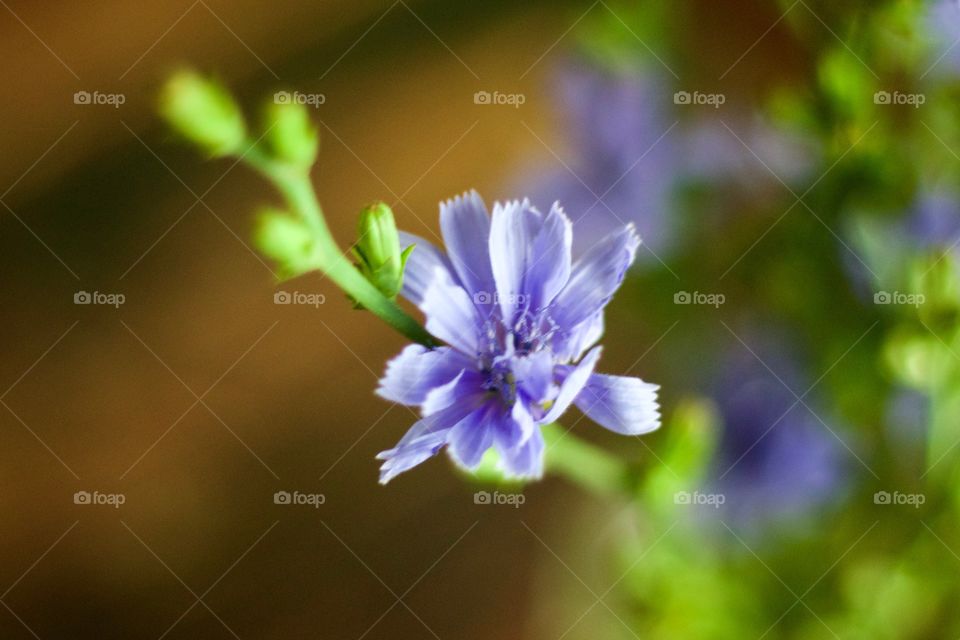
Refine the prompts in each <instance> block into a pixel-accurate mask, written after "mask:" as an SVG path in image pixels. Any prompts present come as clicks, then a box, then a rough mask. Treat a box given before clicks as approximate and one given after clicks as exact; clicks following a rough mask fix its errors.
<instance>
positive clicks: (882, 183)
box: [0, 0, 960, 640]
mask: <svg viewBox="0 0 960 640" xmlns="http://www.w3.org/2000/svg"><path fill="white" fill-rule="evenodd" d="M0 5H2V7H0V34H2V38H0V53H2V56H3V60H4V64H3V65H2V68H0V79H2V86H3V87H4V92H5V96H6V99H5V100H4V101H2V103H0V122H2V123H3V124H2V125H0V146H2V148H3V149H4V153H3V154H2V156H0V190H2V192H0V203H2V205H3V207H2V209H0V243H2V249H0V261H2V274H3V275H2V282H3V286H2V287H0V309H2V314H3V325H2V328H3V339H2V344H3V346H4V349H3V357H2V358H0V401H2V405H3V406H2V407H0V434H2V446H0V476H2V480H3V487H4V490H3V491H2V493H0V500H2V509H3V515H4V518H3V527H2V531H3V534H2V535H3V538H2V539H3V545H2V547H0V604H2V605H3V608H0V637H2V638H40V639H42V640H47V639H54V638H124V639H128V638H244V639H246V638H357V639H359V638H371V639H372V638H431V637H435V638H442V639H444V640H445V639H447V638H463V639H468V638H536V639H541V638H542V639H547V640H551V639H554V640H556V639H560V638H632V637H643V638H647V637H650V638H654V637H661V636H662V637H680V638H683V637H689V638H700V637H703V638H726V637H731V638H734V637H736V638H751V637H755V638H760V637H770V638H779V637H783V638H829V637H843V638H848V637H849V638H861V637H862V638H888V637H889V638H948V637H957V635H960V619H958V618H957V616H956V612H955V610H952V609H951V606H950V602H951V601H953V600H955V598H956V596H957V595H958V591H960V589H958V586H960V585H958V584H957V581H956V576H957V575H958V573H957V572H958V569H960V557H958V555H957V554H958V552H960V539H958V536H957V534H956V531H957V526H956V525H957V514H956V509H957V506H956V504H957V503H958V501H957V499H956V495H957V494H956V477H957V476H956V474H955V472H954V469H955V467H956V463H955V460H954V454H956V453H957V449H955V448H954V445H955V444H956V441H957V440H960V428H957V424H960V411H958V404H960V399H958V397H960V388H958V384H957V382H958V380H960V373H958V372H960V368H958V366H957V362H958V361H960V357H958V356H957V355H956V352H957V351H958V350H960V347H958V346H957V344H956V337H957V322H956V309H957V307H958V306H960V302H958V301H960V295H958V294H957V292H958V291H960V287H958V286H957V285H956V271H955V269H954V263H953V260H954V258H953V256H952V251H951V250H952V245H953V243H954V241H955V240H956V236H955V233H956V231H957V230H960V225H957V224H956V223H957V208H956V202H957V201H956V198H955V186H954V185H956V184H957V181H956V177H957V176H958V175H960V174H958V167H960V156H958V155H957V150H960V144H958V142H960V129H958V126H957V123H958V122H960V119H958V118H956V117H955V116H956V115H957V113H956V112H957V109H956V108H955V107H954V104H955V100H954V98H955V97H957V96H958V95H960V93H958V90H957V85H956V77H957V74H958V71H960V65H958V64H957V62H956V61H955V60H954V59H953V57H954V54H955V53H956V52H957V51H958V50H960V47H957V48H954V47H953V45H955V44H956V42H955V39H956V38H957V37H960V8H957V7H956V6H955V4H954V3H953V2H926V3H925V2H903V1H892V0H891V1H885V2H856V1H852V0H851V1H845V2H826V1H824V2H816V1H814V0H809V1H806V0H797V1H796V2H789V1H784V2H775V1H773V0H749V1H737V2H734V1H722V2H717V1H706V0H678V1H663V2H659V1H649V2H639V3H620V2H613V1H608V0H597V1H596V2H589V1H588V2H573V1H562V2H545V1H536V0H534V1H532V2H524V3H516V2H506V1H501V0H493V1H490V2H483V3H468V2H462V3H459V2H456V3H455V2H439V1H437V2H433V1H427V0H398V1H397V2H392V3H391V2H389V1H388V2H361V1H356V2H342V1H335V0H325V1H323V2H302V1H291V0H275V1H274V2H270V3H260V2H253V1H249V0H237V1H234V2H224V1H221V0H196V1H193V2H191V1H190V0H185V1H176V2H174V1H169V2H168V1H163V2H153V3H147V4H135V3H123V2H112V1H109V0H98V1H97V2H91V3H76V2H61V1H50V2H44V3H33V2H25V1H20V0H3V1H2V2H0ZM954 12H955V13H956V15H955V14H954ZM184 65H187V66H190V67H193V68H196V69H198V70H201V71H203V72H205V73H212V74H213V75H215V76H216V77H217V78H219V79H220V80H222V81H223V82H224V83H225V84H227V85H228V86H229V87H230V88H231V89H232V90H233V91H234V92H235V94H236V95H237V97H238V100H239V101H240V102H241V103H242V104H243V105H244V106H245V107H246V108H247V109H248V112H249V113H250V114H251V121H252V122H255V121H256V113H257V111H258V109H259V107H260V106H261V105H262V104H264V103H265V102H266V101H269V100H270V99H271V97H272V95H273V94H274V92H276V91H281V90H287V91H299V92H301V93H304V94H311V95H322V96H323V104H321V105H319V106H317V108H316V109H315V110H314V111H313V114H312V115H313V117H314V119H315V120H316V122H318V126H319V130H320V133H321V138H322V150H321V156H320V160H319V163H318V166H317V168H316V170H315V171H314V174H313V175H314V183H315V185H316V188H317V191H318V193H319V195H320V198H321V199H322V201H323V204H324V208H325V211H326V213H327V216H328V218H329V220H330V224H331V226H332V227H333V230H334V234H335V235H336V236H337V237H338V238H339V239H340V240H341V242H342V244H343V246H345V247H346V246H347V245H348V244H349V242H350V241H351V238H352V237H353V236H354V233H355V229H354V227H355V224H356V216H357V213H358V211H359V210H360V208H361V207H362V206H363V205H365V204H367V203H369V202H371V201H374V200H384V201H386V202H387V203H389V204H391V205H392V206H393V208H394V211H395V212H396V215H397V219H398V221H399V225H400V226H401V227H402V228H404V229H406V230H409V231H412V232H415V233H418V234H421V235H424V236H426V237H433V236H435V234H436V233H437V231H438V229H437V203H438V202H439V201H440V200H441V199H446V198H448V197H451V196H453V195H455V194H457V193H460V192H463V191H465V190H467V189H470V188H476V189H478V190H479V191H480V193H481V194H483V195H484V197H485V198H486V199H487V202H488V204H492V202H493V201H494V200H498V199H499V200H504V199H508V198H515V197H522V196H525V195H528V196H530V197H532V198H533V199H534V201H535V202H536V203H537V204H538V205H540V206H543V207H547V206H549V204H550V203H551V202H552V201H553V200H554V199H560V200H561V201H562V202H563V203H564V204H565V206H566V208H567V211H568V212H569V213H570V215H571V217H572V218H574V219H575V220H576V225H577V234H578V238H582V239H581V240H579V241H578V242H579V243H585V242H589V239H590V238H593V237H596V236H598V235H600V234H602V233H603V232H604V231H606V230H609V229H610V228H612V227H613V226H615V225H617V224H622V223H624V222H626V221H632V222H634V223H635V224H636V225H637V226H638V227H639V229H640V231H641V233H642V235H643V236H644V240H645V247H646V248H645V249H641V252H640V257H639V259H638V263H639V264H638V266H637V267H636V269H635V270H634V272H633V274H632V275H631V277H630V278H628V280H627V282H626V283H625V285H624V290H623V292H622V294H621V295H620V296H618V298H617V299H616V300H615V301H614V303H613V304H612V305H611V307H610V310H609V312H608V317H607V335H606V337H605V344H606V348H605V353H604V360H603V369H604V371H606V372H610V373H630V374H632V375H639V376H641V377H643V378H644V379H646V380H649V381H652V382H657V383H660V384H662V386H663V388H662V404H663V409H664V427H663V429H661V432H660V433H657V434H653V435H651V436H649V437H644V438H642V439H626V438H620V437H616V436H613V435H612V434H607V433H604V432H601V431H602V430H600V429H598V428H595V427H593V426H591V425H590V424H589V421H583V422H579V421H577V424H576V425H574V428H573V433H575V434H576V435H577V436H579V437H581V438H582V439H584V440H587V441H590V442H592V443H593V444H595V445H596V446H598V447H600V448H602V449H605V450H607V451H609V452H612V453H613V454H614V455H616V456H618V457H620V458H623V459H624V460H627V461H628V463H629V464H630V466H631V470H632V471H631V473H632V476H631V477H632V483H633V484H632V485H631V486H632V489H631V491H629V492H627V493H626V494H624V495H613V496H611V495H598V494H596V493H593V492H591V491H589V490H586V489H584V488H583V487H582V486H580V485H578V483H576V482H571V481H569V480H566V479H564V478H559V477H554V476H548V477H547V478H546V479H545V480H544V481H543V482H540V483H536V484H533V485H530V486H527V487H525V488H524V489H523V495H524V502H523V504H522V506H520V507H519V508H514V507H512V506H509V505H484V504H476V503H475V500H474V495H475V494H474V492H475V491H477V490H478V485H477V484H476V483H475V482H473V481H471V480H469V479H467V478H464V477H462V476H461V475H458V474H457V473H456V472H454V471H453V470H452V467H451V465H450V464H448V463H447V461H446V460H443V459H437V460H433V461H431V462H429V463H428V464H425V465H423V466H422V467H420V468H418V469H416V470H415V471H413V472H410V473H408V474H406V475H405V476H403V477H401V478H399V479H398V480H397V481H395V482H393V483H391V484H390V485H389V486H387V487H381V486H379V485H378V484H377V463H376V461H375V460H374V455H375V454H376V453H377V452H378V451H381V450H383V449H386V448H389V447H390V446H392V445H393V443H394V442H395V441H396V440H397V439H398V438H399V437H400V435H401V434H402V433H403V432H404V431H405V430H406V428H407V427H408V426H409V425H410V424H412V422H413V421H414V420H415V416H414V415H412V413H411V412H410V411H409V410H407V409H406V408H404V407H399V406H391V405H389V404H388V403H386V402H384V401H382V400H380V399H379V398H376V397H375V396H374V395H373V393H372V392H373V389H374V388H375V385H376V380H377V378H378V377H379V375H380V373H381V372H382V370H383V367H384V363H385V362H386V361H387V360H388V359H389V358H390V357H391V356H392V355H394V354H395V353H396V352H398V351H399V350H400V348H401V347H402V345H403V339H402V338H401V337H399V336H397V335H394V334H393V333H391V332H390V331H388V330H387V329H385V328H384V326H382V325H381V324H380V323H379V322H378V321H377V320H376V319H375V318H373V317H371V316H370V315H367V314H364V313H362V312H358V311H354V310H352V309H351V306H350V304H349V303H348V302H347V301H346V300H345V299H344V298H343V296H342V294H341V293H339V292H338V291H337V290H336V289H335V288H334V287H333V286H332V285H331V284H330V283H329V282H327V281H324V280H323V278H322V277H321V276H319V275H317V274H310V275H306V276H303V277H301V278H298V279H297V280H295V281H292V282H287V283H284V284H281V285H278V284H277V282H276V277H275V274H274V268H275V267H274V265H272V264H270V263H269V261H267V260H266V259H265V258H263V257H261V256H260V255H259V254H258V253H257V251H256V249H255V248H254V247H253V243H252V241H251V228H252V221H253V212H254V210H255V209H256V208H257V207H258V206H260V205H263V204H267V203H271V202H275V201H276V196H275V195H274V194H273V193H272V191H271V189H270V187H269V185H267V184H265V183H264V182H263V181H262V180H261V179H259V178H258V177H256V176H253V175H252V174H251V173H250V172H249V170H248V169H247V168H246V167H244V166H241V165H237V164H236V163H234V162H233V161H232V160H228V161H217V162H209V161H206V160H205V159H204V158H203V157H201V156H199V155H198V154H197V153H195V151H194V150H192V149H191V148H189V146H187V145H184V144H182V143H181V142H180V141H179V140H178V139H177V138H176V136H174V135H173V134H171V133H170V132H169V130H168V129H167V128H166V127H165V126H164V124H163V123H162V122H161V120H160V119H159V118H158V117H157V115H156V109H155V107H156V96H157V92H158V90H159V87H160V86H161V85H162V83H163V81H164V79H165V78H166V77H168V76H169V74H170V73H172V72H173V71H175V70H176V69H179V68H181V67H182V66H184ZM78 92H81V93H80V95H81V96H82V95H84V94H83V93H82V92H87V94H89V95H90V96H92V98H91V101H90V102H91V103H86V104H85V103H84V99H83V98H82V97H81V98H77V95H78ZM478 92H481V94H480V95H481V96H482V95H484V94H483V92H486V94H487V95H490V96H491V102H494V103H493V104H485V103H484V99H483V98H482V97H481V98H479V99H478V98H477V94H478ZM877 92H881V94H879V97H878V94H877ZM883 92H885V93H886V96H887V97H886V98H884V97H883ZM98 95H99V96H101V98H100V99H102V100H104V101H106V103H101V104H97V103H96V102H97V101H98V98H97V97H96V96H98ZM497 95H500V96H508V97H510V96H512V98H510V100H512V101H513V102H514V103H516V102H518V101H519V102H522V104H496V101H497V98H496V96H497ZM103 96H106V97H103ZM898 96H899V97H898ZM918 96H922V102H920V98H918ZM518 97H519V98H518ZM110 102H113V103H114V104H110ZM118 102H121V104H116V103H118ZM579 246H585V245H583V244H580V245H579ZM280 290H283V291H288V292H294V291H296V292H301V293H311V294H322V295H323V296H325V302H324V304H322V305H319V306H317V307H312V306H305V305H278V304H275V303H274V294H275V292H277V291H280ZM79 292H89V293H93V292H99V293H101V294H108V295H110V294H122V295H123V296H124V300H123V304H122V305H119V306H116V307H114V306H110V305H97V304H93V305H83V304H75V296H76V295H77V294H78V293H79ZM878 296H879V297H878ZM911 296H912V297H911ZM918 296H919V297H918ZM578 417H579V416H574V417H572V418H570V422H571V424H572V422H573V421H575V420H577V418H578ZM587 484H588V485H589V483H587ZM513 490H516V489H515V488H514V489H513ZM78 491H86V492H91V493H92V492H99V493H100V494H110V495H121V496H122V499H123V504H122V505H119V506H113V505H92V504H76V503H75V500H74V496H75V493H76V492H78ZM277 491H290V492H292V491H300V492H303V493H310V494H322V495H323V496H324V499H325V501H324V503H323V504H322V505H321V506H319V507H318V508H312V507H310V506H304V505H301V506H295V505H282V504H281V505H278V504H275V503H274V499H273V497H274V493H275V492H277ZM878 492H880V493H879V494H878ZM884 492H886V496H887V497H886V498H884V497H883V493H884ZM684 496H686V497H684ZM878 496H879V497H878ZM718 501H719V502H722V504H719V505H718V504H717V503H718ZM698 503H699V504H698Z"/></svg>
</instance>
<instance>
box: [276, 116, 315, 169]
mask: <svg viewBox="0 0 960 640" xmlns="http://www.w3.org/2000/svg"><path fill="white" fill-rule="evenodd" d="M266 128H267V142H268V144H269V145H270V149H271V150H272V152H273V155H274V156H275V157H276V158H277V159H278V160H280V161H282V162H286V163H289V164H292V165H294V166H297V167H301V168H304V169H308V168H310V166H311V165H313V163H314V161H315V160H316V159H317V147H318V136H317V129H316V127H314V126H313V125H312V124H311V122H310V116H309V115H308V114H307V108H306V107H305V106H304V105H302V104H295V103H292V102H277V101H276V100H275V101H274V102H272V103H271V104H269V105H268V106H267V110H266Z"/></svg>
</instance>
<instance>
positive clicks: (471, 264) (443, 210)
mask: <svg viewBox="0 0 960 640" xmlns="http://www.w3.org/2000/svg"><path fill="white" fill-rule="evenodd" d="M440 229H441V231H442V232H443V242H444V244H445V245H446V247H447V255H448V257H449V259H450V262H451V263H452V264H453V267H454V269H455V270H456V272H457V275H458V276H459V277H460V282H462V283H463V286H464V288H465V289H466V290H467V293H469V294H471V296H472V297H473V298H475V299H478V300H480V301H481V302H482V301H483V300H487V299H489V300H492V299H493V294H494V291H495V287H496V285H495V284H494V280H493V271H492V270H491V267H490V242H489V240H490V215H489V214H488V213H487V207H486V205H484V204H483V200H482V199H481V198H480V196H479V195H478V194H477V192H476V191H470V192H468V193H465V194H463V195H462V196H457V197H456V198H453V199H452V200H447V201H446V202H442V203H441V204H440Z"/></svg>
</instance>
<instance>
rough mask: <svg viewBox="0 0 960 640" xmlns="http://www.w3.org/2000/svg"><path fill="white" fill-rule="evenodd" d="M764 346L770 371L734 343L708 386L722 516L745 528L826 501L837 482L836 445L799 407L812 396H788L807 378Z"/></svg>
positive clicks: (840, 459)
mask: <svg viewBox="0 0 960 640" xmlns="http://www.w3.org/2000/svg"><path fill="white" fill-rule="evenodd" d="M752 342H764V341H763V340H762V339H754V340H752ZM771 351H772V352H773V355H769V354H770V352H771ZM763 353H764V356H763V357H764V360H766V361H767V363H768V364H769V366H770V367H771V369H773V371H775V372H776V376H774V374H772V373H771V372H770V371H769V370H768V369H767V368H766V366H765V365H764V364H762V363H761V362H759V361H758V360H757V359H756V357H755V356H754V355H753V354H751V353H749V352H747V351H745V350H744V349H742V348H739V349H738V350H737V351H736V352H734V353H732V354H730V355H728V356H727V357H726V358H724V363H723V366H722V367H720V368H719V370H720V371H722V378H721V379H720V380H719V381H718V382H717V383H715V392H714V395H715V398H716V400H717V402H718V404H719V408H720V412H721V415H722V417H723V421H724V424H725V431H724V434H723V437H722V439H721V442H720V447H719V451H718V456H717V473H718V478H717V480H716V483H717V485H718V487H717V488H718V490H719V491H721V492H722V493H724V494H725V495H726V496H727V500H726V504H725V505H724V509H725V510H726V511H725V516H724V517H729V518H731V519H732V520H734V521H736V522H738V523H740V524H742V525H745V526H746V527H748V528H749V527H756V526H760V525H763V524H766V523H774V522H777V521H782V520H787V519H792V518H793V517H794V516H797V515H800V514H804V513H807V512H809V511H810V510H812V509H814V508H817V507H819V506H822V505H825V504H827V503H828V502H829V501H830V500H831V498H833V497H836V495H837V493H838V490H839V489H840V488H842V484H843V483H842V475H843V474H842V472H843V466H844V465H843V456H842V454H843V451H841V450H840V447H841V445H840V444H839V442H838V441H837V440H836V439H835V438H834V436H833V435H831V434H830V432H829V431H828V430H827V427H825V426H824V425H823V424H822V423H821V422H820V420H819V419H818V418H817V417H816V415H814V414H813V413H812V411H811V409H808V408H807V407H806V406H804V404H805V403H806V404H807V405H809V404H810V402H811V401H810V400H809V399H808V398H804V402H803V403H801V402H798V401H797V398H796V397H795V396H794V393H796V394H798V395H800V396H801V397H803V395H802V394H803V393H804V392H805V391H806V390H807V387H808V386H809V385H808V384H807V385H806V386H804V378H803V376H801V375H799V374H798V372H797V371H796V368H795V366H794V365H793V363H792V361H791V360H790V359H789V358H788V357H786V355H785V354H783V352H782V350H781V351H777V350H771V349H764V350H763ZM778 378H779V380H778ZM781 381H782V382H781ZM784 385H790V389H787V387H786V386H784ZM791 390H792V391H793V393H791Z"/></svg>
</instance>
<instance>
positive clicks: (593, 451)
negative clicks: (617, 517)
mask: <svg viewBox="0 0 960 640" xmlns="http://www.w3.org/2000/svg"><path fill="white" fill-rule="evenodd" d="M542 430H543V437H544V439H545V440H546V446H547V470H548V471H550V472H552V473H555V474H557V475H560V476H563V477H565V478H566V479H567V480H570V481H571V482H573V483H574V484H576V485H578V486H580V487H581V488H583V489H586V490H588V491H591V492H593V493H597V494H600V495H603V496H609V495H613V494H623V493H624V492H627V491H629V489H630V469H629V467H628V465H627V464H626V463H625V462H623V461H622V460H619V459H617V458H616V457H614V456H612V455H610V453H609V452H607V451H604V450H603V449H601V448H600V447H596V446H594V445H592V444H590V443H588V442H584V441H583V440H581V439H579V438H577V437H576V436H573V435H571V434H570V433H568V432H567V429H565V428H564V427H563V426H562V425H560V424H557V423H553V424H548V425H545V426H544V427H542Z"/></svg>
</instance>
